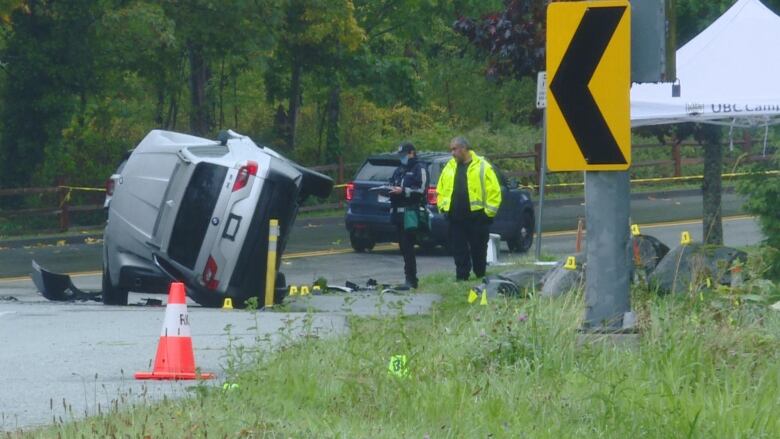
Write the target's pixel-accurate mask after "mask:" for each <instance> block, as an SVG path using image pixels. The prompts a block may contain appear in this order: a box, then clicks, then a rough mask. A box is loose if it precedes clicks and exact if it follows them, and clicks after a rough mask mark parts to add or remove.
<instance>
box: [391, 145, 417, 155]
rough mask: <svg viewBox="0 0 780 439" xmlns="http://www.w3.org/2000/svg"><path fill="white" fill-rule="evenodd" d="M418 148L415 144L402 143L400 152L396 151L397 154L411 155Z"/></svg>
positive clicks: (399, 146)
mask: <svg viewBox="0 0 780 439" xmlns="http://www.w3.org/2000/svg"><path fill="white" fill-rule="evenodd" d="M415 150H416V148H415V147H414V144H413V143H412V142H401V144H400V145H398V150H397V151H396V154H409V153H410V152H412V151H415Z"/></svg>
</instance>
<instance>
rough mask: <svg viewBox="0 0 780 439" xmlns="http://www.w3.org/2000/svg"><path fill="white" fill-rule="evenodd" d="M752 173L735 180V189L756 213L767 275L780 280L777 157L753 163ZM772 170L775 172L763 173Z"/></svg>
mask: <svg viewBox="0 0 780 439" xmlns="http://www.w3.org/2000/svg"><path fill="white" fill-rule="evenodd" d="M752 169H753V171H754V173H753V175H752V176H751V177H750V178H747V179H744V180H742V181H740V182H739V184H738V185H737V189H738V190H739V191H740V192H741V193H742V194H744V195H745V196H746V197H747V202H746V203H745V206H744V207H745V209H746V210H747V211H748V212H750V213H752V214H754V215H756V216H758V220H759V224H760V225H761V231H762V232H763V234H764V236H765V237H766V240H765V241H764V242H765V244H766V257H767V259H768V262H769V263H768V268H767V276H769V277H770V278H773V279H780V178H778V176H777V174H776V172H777V171H778V169H780V158H779V156H778V155H777V153H775V156H774V157H773V159H772V160H771V161H768V162H765V163H763V164H758V165H755V166H753V168H752ZM767 172H774V173H775V174H767Z"/></svg>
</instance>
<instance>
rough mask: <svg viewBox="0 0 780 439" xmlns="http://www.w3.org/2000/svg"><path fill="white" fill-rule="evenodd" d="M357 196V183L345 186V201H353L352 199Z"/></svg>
mask: <svg viewBox="0 0 780 439" xmlns="http://www.w3.org/2000/svg"><path fill="white" fill-rule="evenodd" d="M354 195H355V183H352V182H349V183H347V184H346V185H345V186H344V199H345V200H347V201H352V197H353V196H354Z"/></svg>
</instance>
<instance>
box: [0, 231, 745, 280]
mask: <svg viewBox="0 0 780 439" xmlns="http://www.w3.org/2000/svg"><path fill="white" fill-rule="evenodd" d="M754 218H755V217H754V216H751V215H733V216H724V217H723V221H724V222H729V221H740V220H748V219H754ZM701 221H702V220H701V219H695V220H684V221H669V222H657V223H648V224H639V227H640V229H641V228H647V229H652V228H658V227H674V226H686V225H690V224H700V223H701ZM576 234H577V231H576V230H565V231H560V232H545V233H542V238H551V237H556V236H569V235H576ZM397 248H398V244H381V245H377V246H376V247H374V250H377V251H382V250H395V249H397ZM353 251H354V250H352V249H351V248H338V249H329V250H315V251H310V252H298V253H288V254H286V255H284V256H282V260H286V259H300V258H315V257H319V256H332V255H343V254H346V253H352V252H353ZM66 274H68V275H69V276H71V277H80V276H95V275H98V274H101V272H100V271H80V272H76V273H66ZM29 279H30V276H20V277H8V278H2V279H0V283H11V282H18V281H24V280H29Z"/></svg>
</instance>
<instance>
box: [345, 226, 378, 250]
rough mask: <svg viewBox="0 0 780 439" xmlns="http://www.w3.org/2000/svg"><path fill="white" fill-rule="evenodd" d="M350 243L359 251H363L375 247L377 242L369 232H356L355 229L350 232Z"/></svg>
mask: <svg viewBox="0 0 780 439" xmlns="http://www.w3.org/2000/svg"><path fill="white" fill-rule="evenodd" d="M349 243H350V245H352V249H354V250H355V251H356V252H358V253H363V252H365V251H367V250H371V249H373V248H374V245H375V244H376V242H374V240H373V239H372V238H371V237H370V236H369V235H367V234H363V233H356V232H355V231H354V230H352V231H351V232H349Z"/></svg>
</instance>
